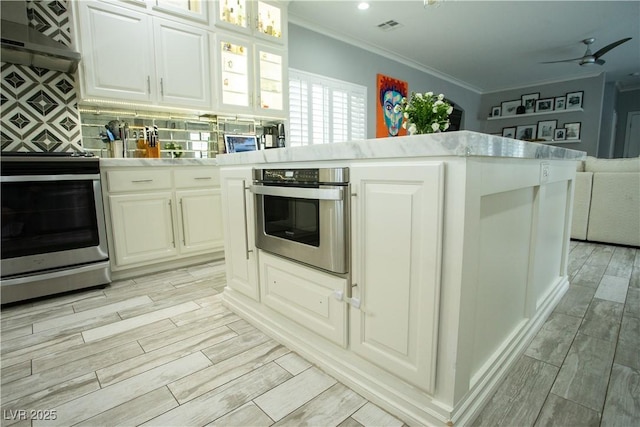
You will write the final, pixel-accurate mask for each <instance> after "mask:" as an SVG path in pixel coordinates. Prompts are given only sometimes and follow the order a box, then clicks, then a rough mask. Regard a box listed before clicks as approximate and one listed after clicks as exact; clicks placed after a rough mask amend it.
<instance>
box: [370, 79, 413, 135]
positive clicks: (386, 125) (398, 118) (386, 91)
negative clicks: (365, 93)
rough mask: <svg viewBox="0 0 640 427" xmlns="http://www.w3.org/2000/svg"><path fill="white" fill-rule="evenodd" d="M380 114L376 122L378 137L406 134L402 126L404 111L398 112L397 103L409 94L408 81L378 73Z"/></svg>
mask: <svg viewBox="0 0 640 427" xmlns="http://www.w3.org/2000/svg"><path fill="white" fill-rule="evenodd" d="M377 89H378V108H377V110H378V114H377V122H376V137H377V138H386V137H389V136H398V135H406V134H407V131H406V129H403V128H402V119H403V118H402V113H401V112H399V111H398V112H396V108H395V107H396V105H399V104H400V101H401V100H402V98H403V97H406V96H407V93H408V85H407V82H403V81H401V80H397V79H394V78H391V77H387V76H385V75H382V74H378V85H377Z"/></svg>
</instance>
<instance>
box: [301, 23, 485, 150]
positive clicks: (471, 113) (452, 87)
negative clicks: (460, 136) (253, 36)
mask: <svg viewBox="0 0 640 427" xmlns="http://www.w3.org/2000/svg"><path fill="white" fill-rule="evenodd" d="M289 67H291V68H295V69H297V70H302V71H306V72H309V73H315V74H320V75H323V76H327V77H332V78H334V79H339V80H343V81H347V82H350V83H355V84H360V85H363V86H366V87H367V88H368V90H367V103H368V106H367V137H368V138H375V136H376V103H377V99H378V97H377V94H376V75H377V74H384V75H387V76H390V77H393V78H396V79H399V80H403V81H406V82H407V83H408V84H409V92H412V91H415V92H427V91H432V92H434V93H443V94H444V95H445V96H446V97H447V98H448V99H450V100H451V101H452V102H454V103H455V104H456V105H457V106H458V107H459V108H461V109H463V110H464V116H463V122H462V126H461V127H462V129H466V130H474V131H481V128H482V125H481V122H480V121H478V107H479V105H480V95H479V94H478V93H476V92H474V91H472V90H469V89H466V88H464V87H462V86H459V85H456V84H454V83H451V82H448V81H446V80H443V79H441V78H439V77H436V76H433V75H431V74H427V73H425V72H422V71H419V70H417V69H415V68H412V67H410V66H408V65H405V64H402V63H399V62H396V61H393V60H391V59H388V58H385V57H384V56H381V55H378V54H375V53H372V52H370V51H367V50H364V49H362V48H359V47H356V46H353V45H351V44H348V43H344V42H341V41H339V40H336V39H334V38H331V37H328V36H325V35H322V34H319V33H316V32H314V31H310V30H308V29H306V28H303V27H300V26H298V25H295V24H292V23H289Z"/></svg>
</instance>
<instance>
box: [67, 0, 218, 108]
mask: <svg viewBox="0 0 640 427" xmlns="http://www.w3.org/2000/svg"><path fill="white" fill-rule="evenodd" d="M76 5H77V11H78V17H79V25H78V27H79V30H80V37H79V40H80V42H81V43H80V45H81V51H82V55H83V61H82V62H81V67H82V68H81V76H82V78H83V86H82V93H81V96H82V98H83V100H85V101H87V100H90V99H92V98H98V99H101V100H113V101H118V102H122V101H129V102H134V103H146V104H157V105H162V106H177V107H186V108H188V107H194V108H208V109H209V108H210V107H211V69H210V56H209V51H210V44H209V34H208V32H207V31H206V30H203V29H200V28H198V27H195V26H193V25H187V24H182V23H178V22H174V21H170V20H167V19H163V18H158V17H152V16H149V14H148V13H146V12H138V11H136V10H133V9H130V8H124V7H119V6H113V5H111V4H105V3H102V2H89V1H83V2H77V3H76Z"/></svg>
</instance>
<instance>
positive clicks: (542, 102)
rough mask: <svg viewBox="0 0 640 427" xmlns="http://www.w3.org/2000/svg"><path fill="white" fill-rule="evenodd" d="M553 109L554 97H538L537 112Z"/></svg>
mask: <svg viewBox="0 0 640 427" xmlns="http://www.w3.org/2000/svg"><path fill="white" fill-rule="evenodd" d="M551 110H553V98H545V99H538V100H537V101H536V112H538V113H542V112H545V111H551Z"/></svg>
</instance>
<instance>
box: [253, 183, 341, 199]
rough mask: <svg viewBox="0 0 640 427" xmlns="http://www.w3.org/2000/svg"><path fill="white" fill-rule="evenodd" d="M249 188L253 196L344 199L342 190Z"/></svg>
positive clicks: (261, 186) (257, 186)
mask: <svg viewBox="0 0 640 427" xmlns="http://www.w3.org/2000/svg"><path fill="white" fill-rule="evenodd" d="M249 188H250V189H251V192H252V193H253V194H260V195H263V196H280V197H292V198H296V199H315V200H342V199H343V197H344V191H343V189H342V188H301V187H275V186H273V187H272V186H266V185H252V186H250V187H249Z"/></svg>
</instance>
